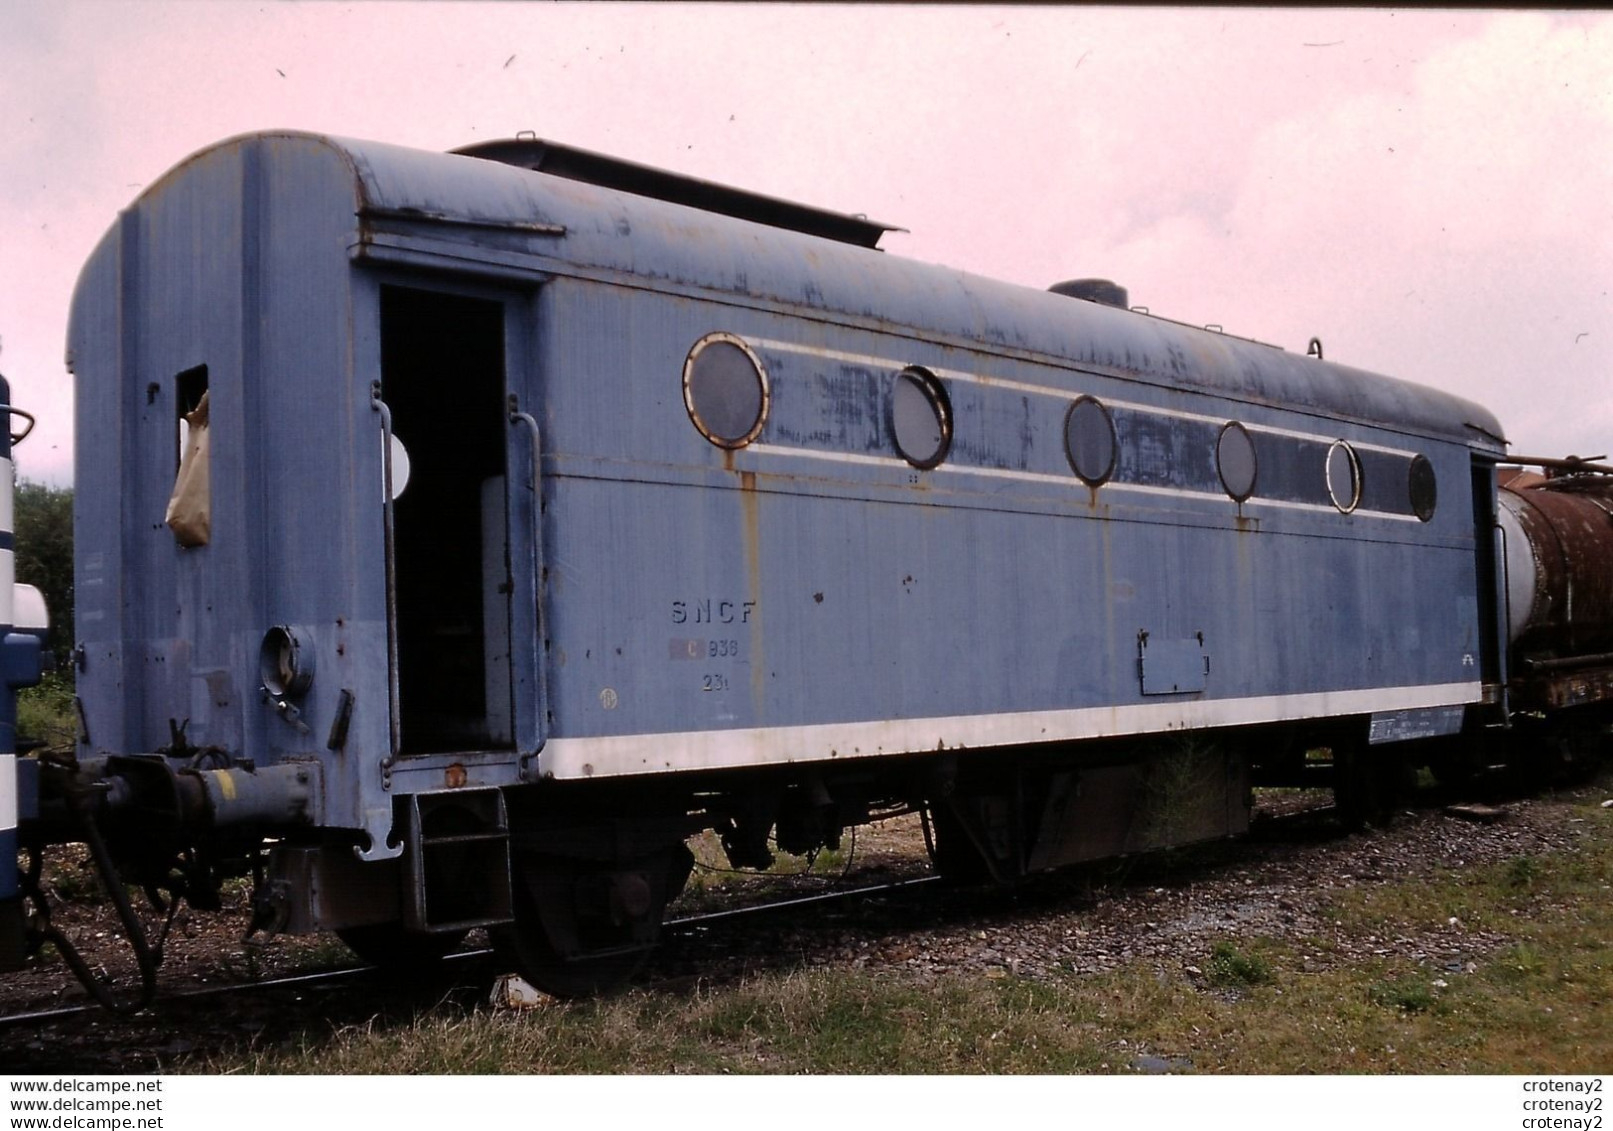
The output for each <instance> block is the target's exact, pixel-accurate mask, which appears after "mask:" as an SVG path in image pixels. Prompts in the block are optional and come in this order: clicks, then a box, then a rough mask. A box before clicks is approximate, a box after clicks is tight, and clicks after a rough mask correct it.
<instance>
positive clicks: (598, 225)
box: [69, 134, 1502, 983]
mask: <svg viewBox="0 0 1613 1131" xmlns="http://www.w3.org/2000/svg"><path fill="white" fill-rule="evenodd" d="M882 231H883V226H882V225H878V224H874V223H871V222H868V221H866V220H862V219H860V218H854V217H845V216H839V215H836V214H832V213H825V212H820V211H818V210H814V209H807V208H803V207H800V206H795V205H789V204H786V203H784V202H779V201H772V200H768V199H766V198H761V197H756V196H752V195H750V194H745V193H740V192H737V191H735V190H730V189H724V188H721V187H719V186H711V185H705V184H701V183H699V182H692V181H687V180H684V179H682V178H677V177H673V176H670V175H667V174H661V173H657V172H655V171H653V170H645V169H642V168H639V167H636V166H630V165H626V164H625V163H621V162H614V161H611V160H609V159H604V158H597V157H594V156H593V155H589V154H583V153H580V152H579V151H568V150H564V149H562V148H560V147H554V146H549V145H547V144H545V143H541V142H511V143H500V144H496V145H491V146H482V147H477V148H475V149H473V150H471V151H468V152H462V153H457V154H431V153H421V152H416V151H411V150H406V149H400V148H396V147H392V146H387V145H381V144H374V143H369V142H355V141H345V140H340V139H334V138H328V137H320V136H311V135H300V134H264V135H255V136H250V137H244V138H240V139H236V140H233V141H230V142H226V143H223V144H221V145H219V146H216V147H214V148H211V149H208V150H206V151H203V152H202V153H199V154H197V155H196V156H194V157H192V158H191V159H190V160H188V161H187V162H185V163H184V164H182V165H181V166H179V167H178V168H177V169H176V170H174V171H173V172H171V173H170V174H168V175H167V176H166V177H164V178H163V179H162V180H161V181H160V182H159V183H157V184H156V185H154V186H152V187H151V188H150V189H148V190H147V191H146V192H144V193H143V194H142V195H141V197H140V198H139V200H137V201H136V202H135V204H134V205H133V206H132V207H131V208H129V209H128V210H127V211H126V212H125V213H123V214H122V216H121V217H120V218H119V221H118V223H117V224H116V226H115V227H114V228H113V230H112V231H111V232H110V233H109V234H108V235H107V237H106V238H105V239H104V240H103V242H102V243H101V245H100V247H99V248H98V249H97V251H96V253H95V255H94V256H93V258H92V259H91V260H90V262H89V264H88V266H87V267H86V268H85V271H84V274H83V276H82V279H81V281H80V285H79V288H78V292H77V294H76V296H75V300H74V307H73V317H72V326H71V331H70V344H69V361H70V367H71V368H72V370H73V372H74V374H75V376H76V379H77V382H78V398H77V406H78V407H77V412H78V421H77V426H78V465H77V482H78V488H79V490H78V500H79V506H78V513H77V519H76V531H75V533H76V539H77V547H78V549H77V553H78V597H77V600H78V621H77V635H78V639H79V642H80V643H79V650H78V653H77V656H78V663H79V667H80V671H79V676H78V678H79V687H80V694H81V698H82V700H83V706H84V718H85V723H86V733H85V748H84V749H83V750H82V751H81V754H82V755H83V757H84V758H86V759H89V760H91V761H92V762H93V761H96V760H105V763H106V765H108V766H109V767H111V769H112V770H115V771H117V772H120V773H124V774H126V775H129V776H130V777H131V778H137V779H140V780H141V781H148V782H151V783H154V784H152V785H151V786H150V788H152V789H154V790H157V791H158V792H161V793H164V795H166V794H167V793H170V792H173V791H174V789H175V788H177V787H174V786H171V785H165V784H161V783H162V782H163V780H164V777H165V775H168V776H172V775H173V774H175V773H178V772H181V771H177V770H175V768H174V767H176V766H183V767H186V768H185V769H184V770H183V771H182V772H183V773H184V774H187V775H189V776H188V777H187V778H186V782H187V783H188V784H187V785H186V786H185V787H184V788H180V789H179V792H180V793H181V794H184V793H185V790H186V789H191V790H192V791H193V792H195V793H197V795H198V796H199V797H200V798H201V800H200V801H198V802H197V805H198V806H199V808H200V809H201V810H203V811H205V812H206V814H207V815H208V820H210V821H213V822H215V823H220V824H236V825H241V826H243V827H250V828H254V829H273V830H275V831H276V832H277V834H278V836H279V839H278V841H277V844H278V847H277V848H276V850H275V854H274V860H273V862H272V869H273V871H274V874H275V875H276V876H278V877H279V879H280V881H281V882H280V883H279V884H278V885H277V887H276V890H277V891H278V892H280V893H281V894H280V895H279V896H278V897H277V898H278V899H279V900H280V902H279V904H278V905H277V906H274V907H271V908H266V909H265V911H264V915H265V918H266V920H267V921H271V922H273V923H275V924H277V925H280V926H283V927H288V928H292V929H296V928H306V927H322V926H330V927H336V928H339V929H342V930H344V931H345V932H346V934H345V936H344V937H348V938H349V939H350V940H356V942H355V945H359V946H361V947H370V948H371V949H372V950H375V951H378V952H379V951H382V950H387V952H389V953H393V952H396V948H399V947H408V946H414V945H416V944H418V945H420V946H422V947H423V948H424V949H426V950H430V949H431V947H430V946H429V945H428V944H427V943H423V942H421V940H428V942H429V941H430V940H437V941H441V940H444V939H451V938H454V937H457V935H458V934H459V933H462V932H463V931H464V930H466V929H468V928H470V927H474V926H482V925H493V926H506V927H508V925H510V924H512V923H513V927H510V928H509V934H510V937H511V938H512V939H513V940H514V942H513V944H512V945H513V946H514V948H515V949H516V951H517V952H518V955H519V956H520V957H521V959H522V961H523V962H525V963H526V964H527V966H528V968H529V969H530V968H539V969H540V973H544V974H547V975H549V979H548V980H549V981H550V982H551V983H555V982H564V981H565V979H564V978H563V977H557V976H554V969H555V968H561V969H564V970H570V971H578V970H580V971H584V973H583V975H582V980H583V981H585V982H586V981H588V980H589V979H591V978H593V977H594V976H595V974H596V972H597V971H596V970H595V966H596V965H597V964H596V963H595V962H594V959H595V958H596V957H598V956H605V957H607V958H608V957H609V956H611V955H620V954H622V953H625V952H630V951H636V950H639V949H642V944H643V943H644V942H645V941H646V940H648V939H649V938H651V937H653V930H654V925H655V923H656V922H658V920H659V915H660V911H661V908H662V906H663V905H664V903H665V901H666V899H668V898H670V896H671V894H673V893H674V892H675V890H676V888H677V887H678V886H679V884H680V883H681V880H682V876H683V874H684V873H685V872H686V870H687V859H686V854H684V852H683V849H682V847H681V842H682V839H683V837H685V836H686V835H687V834H688V833H690V832H691V831H695V830H697V829H699V828H702V827H711V828H716V829H718V830H720V831H722V832H723V834H724V843H725V846H727V847H728V849H729V851H730V855H731V856H732V857H733V858H734V859H735V860H736V861H737V862H740V863H763V862H765V861H766V860H767V859H769V858H770V857H769V850H768V848H767V846H766V842H767V838H768V836H769V834H770V833H771V834H772V835H774V836H775V837H776V840H777V843H778V845H779V846H780V847H784V848H787V849H791V850H809V849H811V848H814V847H816V846H818V845H820V844H823V843H829V842H833V840H834V838H835V837H836V836H837V835H838V833H839V830H840V829H841V827H842V826H843V825H844V824H847V823H850V822H853V821H856V820H860V819H867V818H868V817H870V816H872V815H878V814H879V813H884V812H890V811H893V809H894V808H897V807H900V806H903V805H909V806H919V807H924V808H926V809H928V810H930V811H931V813H932V814H933V815H934V816H935V817H936V822H937V828H936V832H937V833H938V835H940V836H941V837H942V839H943V841H945V842H947V843H949V844H950V845H951V849H950V853H949V858H950V859H952V860H954V861H957V860H961V859H965V858H967V859H970V860H972V861H973V862H974V863H976V864H978V865H979V866H981V867H983V868H984V869H985V870H987V871H989V872H991V873H993V874H995V875H998V876H999V877H1005V876H1009V875H1013V874H1019V873H1022V872H1024V871H1028V870H1035V869H1036V868H1039V867H1046V866H1052V865H1055V864H1058V863H1064V862H1068V861H1070V860H1075V859H1081V858H1086V857H1089V856H1093V855H1099V854H1102V853H1105V852H1113V851H1124V850H1129V849H1132V848H1137V847H1146V846H1148V845H1150V844H1155V843H1165V842H1170V841H1176V840H1182V839H1192V838H1193V837H1197V836H1213V835H1223V834H1225V833H1228V832H1235V831H1238V830H1239V829H1241V828H1242V827H1243V825H1244V823H1245V822H1246V821H1247V798H1246V793H1247V784H1248V781H1249V774H1250V772H1251V767H1256V768H1258V767H1260V766H1261V765H1262V764H1269V765H1272V766H1274V765H1276V762H1277V760H1278V756H1277V755H1276V754H1274V753H1271V752H1272V751H1275V750H1278V749H1279V748H1280V749H1281V750H1282V751H1283V752H1284V753H1283V754H1282V757H1283V758H1284V759H1286V758H1289V757H1290V756H1291V754H1292V752H1293V751H1294V750H1299V752H1300V755H1301V756H1303V749H1302V747H1303V746H1304V745H1305V744H1306V743H1307V742H1315V741H1325V742H1328V743H1331V744H1332V745H1333V746H1334V747H1335V748H1336V749H1338V750H1341V751H1342V750H1345V749H1349V750H1351V751H1352V755H1351V756H1352V757H1353V758H1355V759H1356V760H1357V761H1358V762H1359V764H1360V765H1362V766H1370V765H1371V764H1372V761H1373V755H1372V754H1371V753H1370V751H1371V750H1373V749H1378V750H1379V751H1380V752H1381V749H1382V748H1373V747H1371V745H1370V743H1369V737H1370V738H1372V739H1378V740H1391V739H1395V738H1404V737H1410V736H1415V735H1423V734H1432V733H1443V732H1449V731H1450V730H1452V729H1455V728H1457V727H1459V726H1460V725H1461V720H1462V717H1463V713H1464V711H1465V710H1466V709H1467V708H1468V707H1470V706H1472V705H1476V704H1479V703H1481V702H1482V700H1483V699H1484V697H1485V692H1484V684H1485V681H1486V679H1487V678H1494V676H1495V675H1496V673H1497V672H1498V668H1499V664H1500V662H1501V661H1500V659H1499V649H1498V647H1497V644H1496V631H1497V613H1496V607H1495V601H1494V598H1493V597H1492V596H1489V595H1488V594H1489V592H1490V591H1492V590H1493V588H1494V566H1493V542H1492V540H1491V537H1490V534H1489V530H1490V526H1491V525H1492V524H1493V508H1494V501H1493V499H1494V486H1493V464H1494V462H1495V461H1496V460H1497V459H1498V458H1499V456H1500V454H1501V451H1502V441H1501V440H1500V439H1499V437H1500V433H1501V429H1500V427H1499V425H1498V424H1497V423H1496V422H1495V420H1494V419H1493V417H1491V416H1490V415H1489V414H1488V413H1487V412H1486V411H1485V410H1483V409H1482V408H1480V407H1478V406H1476V405H1473V404H1470V403H1468V402H1466V401H1463V400H1460V399H1458V398H1455V397H1451V396H1447V395H1445V394H1441V393H1437V392H1435V391H1432V390H1429V389H1426V388H1422V387H1419V386H1416V385H1412V384H1408V383H1404V382H1400V381H1396V380H1391V379H1389V378H1385V377H1379V376H1375V375H1372V374H1368V373H1364V372H1361V371H1358V370H1354V369H1351V368H1348V367H1345V366H1341V365H1336V364H1332V363H1328V362H1324V361H1322V360H1321V359H1320V358H1316V357H1308V356H1300V355H1295V354H1291V353H1287V352H1285V351H1283V350H1280V349H1277V348H1275V347H1272V346H1267V345H1263V344H1260V343H1257V342H1252V341H1248V340H1244V339H1239V338H1235V337H1233V336H1231V335H1227V334H1223V333H1219V332H1214V331H1210V330H1205V329H1200V328H1196V327H1189V326H1184V325H1181V324H1179V323H1175V322H1172V321H1170V320H1167V319H1162V318H1157V317H1150V316H1146V315H1144V314H1140V313H1137V312H1134V311H1130V310H1126V309H1123V308H1121V307H1115V306H1112V305H1107V304H1105V303H1102V302H1090V301H1083V300H1081V299H1079V298H1074V297H1070V296H1069V295H1067V294H1062V293H1053V292H1044V291H1036V290H1030V289H1026V288H1022V287H1016V286H1011V285H1007V284H1003V283H999V282H994V281H991V280H987V279H983V278H979V277H976V276H971V275H968V274H964V273H960V272H957V271H953V270H948V269H944V268H940V267H935V266H930V265H926V264H920V263H915V262H911V261H906V260H903V259H900V258H897V257H894V256H890V255H886V254H884V253H882V252H880V251H878V250H876V248H875V246H874V245H875V244H876V243H877V240H878V237H879V235H880V234H881V232H882ZM1476 531H1482V534H1477V535H1476ZM1486 571H1488V572H1486ZM1178 732H1185V733H1190V734H1192V735H1194V736H1200V737H1201V738H1203V739H1204V741H1203V742H1199V741H1198V740H1197V739H1196V740H1195V741H1194V742H1181V743H1177V744H1176V746H1174V747H1173V746H1172V745H1171V743H1170V742H1166V741H1161V736H1170V735H1173V734H1177V733H1178ZM1211 740H1214V741H1211ZM1255 746H1258V747H1259V750H1258V751H1257V750H1255V749H1254V747H1255ZM1173 749H1174V750H1176V751H1177V753H1176V754H1174V755H1172V754H1170V753H1169V752H1170V751H1171V750H1173ZM1172 765H1174V766H1176V767H1177V769H1178V770H1180V771H1181V773H1180V774H1179V775H1178V778H1179V781H1178V788H1177V789H1176V793H1177V794H1179V795H1182V796H1187V797H1189V798H1191V801H1190V803H1188V804H1187V805H1186V808H1185V810H1183V806H1182V805H1181V804H1180V801H1181V798H1180V796H1179V797H1178V798H1177V801H1176V802H1172V803H1169V804H1165V803H1163V802H1162V800H1161V797H1160V796H1159V793H1160V790H1162V789H1165V786H1164V785H1162V783H1168V779H1169V777H1170V775H1169V773H1167V772H1166V771H1167V769H1169V767H1170V766H1172ZM1184 774H1185V776H1182V775H1184ZM136 792H138V791H136ZM1165 792H1167V793H1168V792H1170V790H1168V789H1165ZM1027 796H1028V797H1030V798H1031V800H1030V801H1029V802H1026V801H1025V798H1026V797H1027ZM1012 799H1017V800H1012ZM1177 811H1185V812H1187V814H1188V816H1187V819H1186V823H1185V824H1182V825H1179V826H1170V822H1169V821H1167V820H1166V818H1167V817H1169V816H1170V814H1171V813H1173V812H1177ZM1161 821H1164V822H1165V823H1164V824H1161ZM512 862H513V863H512ZM510 875H513V876H514V879H515V882H514V883H513V884H512V883H511V882H510V880H509V877H510ZM286 892H292V893H293V894H292V895H290V896H287V895H286V894H285V893H286ZM407 940H414V941H413V942H408V941H407ZM388 948H391V949H390V950H388ZM606 965H609V964H608V963H606Z"/></svg>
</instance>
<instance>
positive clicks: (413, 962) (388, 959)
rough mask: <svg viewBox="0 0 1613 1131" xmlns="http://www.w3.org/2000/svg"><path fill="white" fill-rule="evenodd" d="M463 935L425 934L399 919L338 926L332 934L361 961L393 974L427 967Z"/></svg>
mask: <svg viewBox="0 0 1613 1131" xmlns="http://www.w3.org/2000/svg"><path fill="white" fill-rule="evenodd" d="M465 935H466V932H465V931H449V932H447V933H445V934H436V935H428V934H425V933H423V932H421V931H410V930H407V929H405V927H404V926H403V924H402V923H374V924H370V925H368V926H363V927H342V928H341V929H340V930H338V931H337V932H336V937H337V938H339V939H341V940H342V942H344V943H346V944H347V948H348V949H349V950H351V951H352V952H353V953H354V954H356V955H358V956H359V957H360V958H362V959H363V960H364V961H365V962H368V963H369V964H370V965H371V966H378V967H380V968H381V969H382V970H386V971H388V972H390V973H395V974H418V973H424V972H426V971H429V970H431V969H432V968H434V967H435V966H437V964H438V963H440V962H441V961H442V960H443V959H444V958H446V957H447V956H448V955H450V954H452V953H453V952H454V951H455V950H457V949H458V948H459V944H460V943H461V942H463V941H464V940H465Z"/></svg>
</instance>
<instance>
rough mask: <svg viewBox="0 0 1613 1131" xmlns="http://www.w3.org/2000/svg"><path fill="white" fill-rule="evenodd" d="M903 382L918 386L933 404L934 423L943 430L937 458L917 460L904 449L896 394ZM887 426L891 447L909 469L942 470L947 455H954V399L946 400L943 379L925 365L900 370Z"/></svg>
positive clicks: (892, 394)
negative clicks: (897, 415) (897, 413)
mask: <svg viewBox="0 0 1613 1131" xmlns="http://www.w3.org/2000/svg"><path fill="white" fill-rule="evenodd" d="M903 381H911V382H912V383H913V384H915V385H917V386H918V388H919V391H920V392H921V393H923V394H924V397H925V399H926V400H928V401H929V402H930V408H931V410H932V411H933V412H934V413H935V420H936V423H937V424H938V425H940V428H941V443H940V445H939V446H938V447H937V448H936V450H935V454H934V455H932V456H930V457H928V458H927V459H923V460H919V459H914V458H913V457H912V456H911V455H909V454H908V452H907V449H905V448H903V447H902V438H901V436H900V435H899V434H898V433H897V430H896V390H897V388H898V387H899V386H900V384H901V382H903ZM886 423H887V425H888V426H889V427H890V432H891V443H892V444H893V445H895V447H896V453H897V454H898V455H900V456H901V457H902V459H904V460H905V461H907V463H908V464H909V465H911V466H912V467H916V468H918V470H920V471H929V470H931V469H932V468H936V467H940V466H941V464H942V463H944V462H946V458H947V455H948V454H949V453H950V452H951V451H952V398H951V397H949V396H947V390H946V386H945V385H943V384H942V383H941V379H940V378H939V377H937V376H936V375H935V374H934V373H931V372H930V371H929V370H928V369H926V368H924V366H922V365H909V366H906V367H904V368H903V369H901V370H899V371H898V372H897V374H896V379H895V380H894V381H892V382H891V395H890V405H889V408H888V410H887V412H886Z"/></svg>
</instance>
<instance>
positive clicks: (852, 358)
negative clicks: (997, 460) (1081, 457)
mask: <svg viewBox="0 0 1613 1131" xmlns="http://www.w3.org/2000/svg"><path fill="white" fill-rule="evenodd" d="M745 340H746V341H747V342H749V343H750V344H751V345H752V346H755V347H756V348H758V349H768V350H773V351H774V352H775V353H800V354H806V355H808V356H810V357H818V358H822V359H823V360H825V361H843V362H846V363H848V364H851V365H862V366H866V367H868V368H870V369H892V370H898V371H899V370H902V369H906V368H907V367H908V366H909V365H917V364H922V363H920V362H913V361H902V360H900V359H899V358H894V357H875V356H873V355H872V354H862V353H847V352H845V351H843V350H831V349H823V348H820V347H818V346H804V345H798V344H796V343H795V342H784V341H779V340H777V339H774V338H746V339H745ZM924 368H926V369H928V370H929V371H930V372H931V373H934V374H935V375H936V376H937V377H945V378H946V379H947V380H949V381H963V382H965V383H967V384H971V385H985V386H988V387H990V388H993V389H1006V390H1008V391H1009V392H1014V393H1029V394H1031V395H1033V396H1040V397H1053V398H1055V399H1057V400H1065V401H1074V400H1076V399H1078V398H1080V397H1083V396H1087V395H1088V394H1086V393H1072V392H1070V390H1068V389H1055V388H1053V387H1052V386H1050V385H1031V384H1028V383H1026V382H1024V381H1011V380H1009V379H1008V378H1006V377H991V376H988V375H985V374H981V373H970V372H968V371H967V370H963V369H943V368H939V367H937V366H931V365H926V366H924ZM1189 391H1190V392H1193V393H1196V394H1198V395H1201V396H1214V394H1213V393H1208V392H1203V391H1201V390H1197V389H1194V390H1189ZM1097 399H1098V400H1099V401H1101V402H1102V403H1103V404H1104V405H1106V406H1108V407H1109V408H1120V409H1125V410H1126V411H1128V412H1140V413H1149V414H1151V415H1154V416H1168V417H1171V418H1172V419H1174V420H1194V421H1198V422H1199V423H1201V424H1217V425H1219V424H1225V423H1226V422H1227V421H1228V420H1230V419H1232V418H1231V417H1226V416H1210V415H1208V414H1206V413H1202V412H1187V411H1185V410H1183V409H1176V408H1160V407H1159V406H1157V405H1149V404H1138V403H1136V402H1134V401H1116V400H1110V399H1109V398H1107V397H1099V398H1097ZM1240 423H1242V424H1243V426H1244V427H1245V428H1247V429H1248V430H1249V431H1251V432H1265V433H1266V434H1268V435H1271V436H1286V437H1288V438H1289V439H1293V440H1310V441H1312V442H1313V443H1317V444H1331V443H1333V442H1334V441H1335V440H1338V439H1341V438H1342V437H1339V436H1323V435H1321V434H1319V433H1316V432H1300V431H1296V430H1295V429H1292V428H1278V427H1276V426H1274V425H1271V424H1251V423H1250V422H1249V421H1241V422H1240ZM1348 442H1349V444H1350V446H1351V447H1353V448H1355V449H1356V450H1357V451H1363V452H1382V453H1384V454H1385V455H1391V456H1404V457H1405V458H1406V459H1412V458H1413V457H1415V456H1416V455H1417V453H1416V452H1409V451H1405V450H1403V449H1401V448H1390V447H1385V446H1384V445H1382V444H1371V443H1366V442H1364V441H1362V442H1357V441H1355V440H1350V441H1348ZM1106 486H1107V484H1106Z"/></svg>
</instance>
